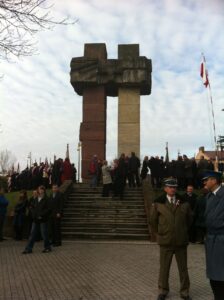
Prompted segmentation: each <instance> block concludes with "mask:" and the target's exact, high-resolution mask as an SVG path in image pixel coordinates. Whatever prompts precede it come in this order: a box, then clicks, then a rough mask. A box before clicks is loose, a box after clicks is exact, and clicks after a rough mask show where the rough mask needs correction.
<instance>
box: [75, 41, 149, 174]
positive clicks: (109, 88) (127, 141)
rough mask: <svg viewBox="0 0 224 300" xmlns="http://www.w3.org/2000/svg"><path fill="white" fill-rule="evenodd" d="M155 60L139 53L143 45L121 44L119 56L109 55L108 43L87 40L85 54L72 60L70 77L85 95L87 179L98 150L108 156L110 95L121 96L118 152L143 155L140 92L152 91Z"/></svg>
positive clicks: (82, 135)
mask: <svg viewBox="0 0 224 300" xmlns="http://www.w3.org/2000/svg"><path fill="white" fill-rule="evenodd" d="M151 72H152V64H151V60H150V59H148V58H146V57H145V56H139V45H138V44H131V45H118V59H107V51H106V45H105V44H85V51H84V56H83V57H75V58H73V59H72V61H71V72H70V76H71V77H70V78H71V79H70V81H71V84H72V86H73V87H74V90H75V91H76V93H77V94H78V95H80V96H83V121H82V123H81V126H80V141H81V142H82V178H84V179H87V178H88V177H89V176H88V168H89V163H90V160H91V158H92V156H93V155H94V154H96V155H97V156H98V157H99V158H101V159H105V154H106V96H112V97H117V96H118V97H119V100H118V155H120V154H121V153H122V152H124V153H125V154H126V155H130V152H132V151H133V152H135V153H136V155H137V156H139V155H140V95H149V94H150V93H151Z"/></svg>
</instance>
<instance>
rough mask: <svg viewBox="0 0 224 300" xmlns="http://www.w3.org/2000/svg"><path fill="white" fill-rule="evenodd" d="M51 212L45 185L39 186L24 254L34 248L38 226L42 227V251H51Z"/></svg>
mask: <svg viewBox="0 0 224 300" xmlns="http://www.w3.org/2000/svg"><path fill="white" fill-rule="evenodd" d="M50 214H51V204H50V200H49V199H48V197H47V196H46V193H45V187H44V186H43V185H41V186H39V187H38V197H37V198H36V199H35V200H34V203H33V208H32V215H33V224H32V229H31V233H30V236H29V240H28V244H27V245H26V248H25V250H24V251H23V254H28V253H32V249H33V246H34V243H35V241H36V235H37V232H38V227H40V231H41V235H42V238H43V240H44V250H43V251H42V252H43V253H48V252H50V251H51V246H50V242H49V238H48V221H49V218H50Z"/></svg>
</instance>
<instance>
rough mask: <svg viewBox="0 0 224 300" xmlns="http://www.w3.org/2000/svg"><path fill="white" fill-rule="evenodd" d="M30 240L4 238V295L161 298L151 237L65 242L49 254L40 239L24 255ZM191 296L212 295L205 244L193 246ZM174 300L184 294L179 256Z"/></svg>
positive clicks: (0, 275) (0, 258) (0, 285)
mask: <svg viewBox="0 0 224 300" xmlns="http://www.w3.org/2000/svg"><path fill="white" fill-rule="evenodd" d="M24 246H25V242H15V241H4V242H3V243H0V299H1V300H9V299H10V300H11V299H13V300H23V299H24V300H25V299H26V300H37V299H38V300H39V299H41V300H44V299H48V300H53V299H54V300H73V299H74V300H155V299H156V296H157V278H158V259H159V256H158V246H157V245H155V244H150V243H148V242H136V243H134V242H120V243H118V242H107V243H106V242H99V243H97V242H87V241H73V242H64V244H63V246H62V247H58V248H55V249H54V251H52V252H51V253H46V254H43V253H41V250H42V243H41V242H39V243H36V245H35V247H34V252H33V254H31V255H22V254H21V252H22V250H23V249H24ZM189 273H190V279H191V295H192V297H193V299H194V300H211V299H212V295H211V291H210V287H209V283H208V280H207V279H206V277H205V262H204V247H203V246H202V245H190V246H189ZM170 289H171V292H170V295H169V297H168V298H167V299H168V300H177V299H180V297H179V294H178V290H179V278H178V273H177V267H176V262H175V260H174V261H173V264H172V268H171V274H170Z"/></svg>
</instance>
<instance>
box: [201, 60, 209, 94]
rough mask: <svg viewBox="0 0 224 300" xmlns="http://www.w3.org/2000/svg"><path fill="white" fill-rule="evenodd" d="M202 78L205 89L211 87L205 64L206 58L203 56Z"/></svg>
mask: <svg viewBox="0 0 224 300" xmlns="http://www.w3.org/2000/svg"><path fill="white" fill-rule="evenodd" d="M200 75H201V78H202V81H203V84H204V85H205V87H206V88H207V86H208V85H209V80H208V71H207V69H206V63H205V57H204V56H203V55H202V62H201V73H200Z"/></svg>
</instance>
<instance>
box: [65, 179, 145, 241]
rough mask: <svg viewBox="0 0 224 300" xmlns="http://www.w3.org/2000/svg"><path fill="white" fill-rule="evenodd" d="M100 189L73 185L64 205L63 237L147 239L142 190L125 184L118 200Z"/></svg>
mask: <svg viewBox="0 0 224 300" xmlns="http://www.w3.org/2000/svg"><path fill="white" fill-rule="evenodd" d="M101 192H102V187H100V188H97V189H95V190H94V189H91V188H89V187H88V186H87V185H85V184H79V185H74V188H73V190H72V192H71V193H70V195H69V197H68V199H67V201H66V203H65V207H64V217H63V222H62V237H63V239H104V240H111V239H117V240H123V239H126V240H149V232H148V226H147V219H146V214H145V209H144V202H143V195H142V190H141V189H139V188H138V189H137V188H136V189H134V188H132V189H131V188H128V187H127V188H126V189H125V192H124V199H123V200H122V201H121V200H120V199H119V198H117V197H115V198H112V197H108V198H103V197H101Z"/></svg>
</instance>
